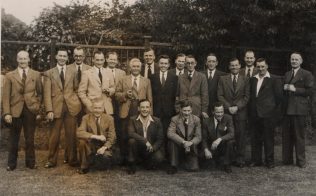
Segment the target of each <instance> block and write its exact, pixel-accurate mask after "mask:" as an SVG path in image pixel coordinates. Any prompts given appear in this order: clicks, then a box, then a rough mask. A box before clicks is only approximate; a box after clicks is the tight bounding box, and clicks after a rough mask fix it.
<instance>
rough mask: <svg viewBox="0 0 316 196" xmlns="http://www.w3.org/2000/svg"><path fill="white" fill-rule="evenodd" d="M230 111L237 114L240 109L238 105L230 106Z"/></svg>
mask: <svg viewBox="0 0 316 196" xmlns="http://www.w3.org/2000/svg"><path fill="white" fill-rule="evenodd" d="M228 111H229V113H231V114H236V113H237V111H238V107H237V106H232V107H229V108H228Z"/></svg>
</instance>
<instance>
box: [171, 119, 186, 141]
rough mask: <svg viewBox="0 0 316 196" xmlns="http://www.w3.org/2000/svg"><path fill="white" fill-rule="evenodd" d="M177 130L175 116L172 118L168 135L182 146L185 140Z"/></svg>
mask: <svg viewBox="0 0 316 196" xmlns="http://www.w3.org/2000/svg"><path fill="white" fill-rule="evenodd" d="M176 130H177V122H176V120H175V118H172V119H171V122H170V125H169V128H168V133H167V137H168V138H169V139H170V140H172V141H174V142H176V143H177V144H178V145H181V146H182V145H183V142H184V141H185V140H184V139H183V138H182V137H180V136H179V135H178V134H177V132H176Z"/></svg>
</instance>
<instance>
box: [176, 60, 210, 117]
mask: <svg viewBox="0 0 316 196" xmlns="http://www.w3.org/2000/svg"><path fill="white" fill-rule="evenodd" d="M185 62H186V66H187V70H188V73H187V74H182V75H181V76H179V78H178V87H177V100H185V99H187V100H189V101H190V102H191V104H192V114H194V115H196V116H198V117H203V118H208V114H207V110H208V105H209V103H208V101H209V99H208V89H207V88H208V87H207V79H206V76H205V74H203V73H200V72H198V71H196V70H195V67H196V65H197V62H196V60H195V57H194V56H192V55H188V56H186V58H185Z"/></svg>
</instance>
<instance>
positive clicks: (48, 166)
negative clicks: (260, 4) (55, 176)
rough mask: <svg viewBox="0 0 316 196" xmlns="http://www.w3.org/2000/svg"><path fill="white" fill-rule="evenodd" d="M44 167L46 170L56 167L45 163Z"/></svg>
mask: <svg viewBox="0 0 316 196" xmlns="http://www.w3.org/2000/svg"><path fill="white" fill-rule="evenodd" d="M44 167H45V168H46V169H48V168H53V167H56V165H55V164H53V163H51V162H47V163H46V164H45V166H44Z"/></svg>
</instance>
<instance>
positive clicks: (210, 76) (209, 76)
mask: <svg viewBox="0 0 316 196" xmlns="http://www.w3.org/2000/svg"><path fill="white" fill-rule="evenodd" d="M208 73H209V75H208V79H211V80H212V79H213V77H212V71H211V70H209V71H208Z"/></svg>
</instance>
